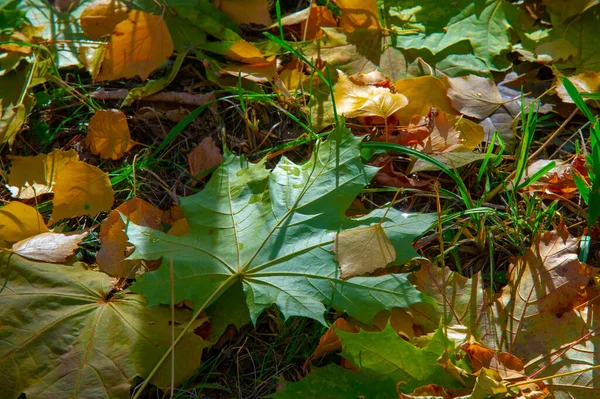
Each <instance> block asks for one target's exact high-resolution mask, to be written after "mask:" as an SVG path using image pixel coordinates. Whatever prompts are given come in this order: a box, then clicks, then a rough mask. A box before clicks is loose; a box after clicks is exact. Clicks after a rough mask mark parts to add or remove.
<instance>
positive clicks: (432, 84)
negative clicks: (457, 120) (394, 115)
mask: <svg viewBox="0 0 600 399" xmlns="http://www.w3.org/2000/svg"><path fill="white" fill-rule="evenodd" d="M394 87H395V88H396V91H397V92H398V93H403V94H404V95H405V96H406V98H407V99H408V105H407V106H406V107H404V108H403V109H402V111H400V112H398V119H399V123H400V124H401V125H408V124H409V122H410V121H411V120H412V119H413V118H414V117H415V116H425V115H427V114H428V113H429V110H430V109H431V108H432V107H433V108H435V109H437V110H438V111H441V112H445V113H447V114H456V110H455V109H454V108H453V107H452V101H451V100H450V97H448V85H447V84H446V83H445V82H444V81H443V80H441V79H438V78H436V77H435V76H420V77H417V78H408V79H401V80H398V81H397V82H395V83H394Z"/></svg>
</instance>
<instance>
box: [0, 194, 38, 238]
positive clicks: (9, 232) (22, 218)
mask: <svg viewBox="0 0 600 399" xmlns="http://www.w3.org/2000/svg"><path fill="white" fill-rule="evenodd" d="M47 231H48V227H46V224H45V223H44V218H43V217H42V215H40V213H39V212H38V211H37V210H36V209H35V208H34V207H32V206H29V205H25V204H22V203H20V202H9V203H8V205H6V206H4V207H2V208H0V240H4V241H6V242H17V241H21V240H24V239H26V238H28V237H31V236H34V235H36V234H40V233H44V232H47Z"/></svg>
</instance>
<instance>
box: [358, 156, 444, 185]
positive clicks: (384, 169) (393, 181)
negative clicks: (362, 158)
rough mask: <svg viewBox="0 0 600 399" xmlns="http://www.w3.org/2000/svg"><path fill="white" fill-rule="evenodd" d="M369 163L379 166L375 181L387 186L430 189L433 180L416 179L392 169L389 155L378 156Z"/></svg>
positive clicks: (392, 165)
mask: <svg viewBox="0 0 600 399" xmlns="http://www.w3.org/2000/svg"><path fill="white" fill-rule="evenodd" d="M369 165H373V166H377V167H380V168H381V169H379V171H378V172H377V174H376V175H375V178H374V180H375V182H377V183H379V184H381V185H383V186H389V187H398V188H416V189H420V190H428V191H429V190H431V185H432V184H433V180H418V179H417V178H412V177H408V176H406V175H405V174H404V173H401V172H398V171H396V170H395V169H394V163H393V161H392V158H391V157H390V156H380V157H377V158H376V159H375V160H373V161H371V162H369Z"/></svg>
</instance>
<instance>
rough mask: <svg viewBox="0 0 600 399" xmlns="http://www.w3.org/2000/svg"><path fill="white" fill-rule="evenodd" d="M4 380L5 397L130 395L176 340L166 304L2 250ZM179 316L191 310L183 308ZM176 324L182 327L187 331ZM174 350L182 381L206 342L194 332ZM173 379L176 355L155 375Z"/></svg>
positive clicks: (93, 275) (99, 277)
mask: <svg viewBox="0 0 600 399" xmlns="http://www.w3.org/2000/svg"><path fill="white" fill-rule="evenodd" d="M0 281H1V283H0V287H2V288H0V386H1V387H2V393H1V394H0V396H1V397H2V398H3V399H16V398H18V397H19V395H20V394H21V393H25V394H27V397H28V398H32V399H33V398H36V399H46V398H47V399H62V398H64V399H68V398H86V399H114V398H117V399H118V398H129V392H130V387H131V386H130V383H131V380H132V379H133V378H134V377H136V376H141V377H146V376H147V375H148V374H149V372H150V370H151V368H152V367H154V365H155V364H156V363H157V362H158V360H159V358H160V357H161V356H162V354H163V353H164V352H166V350H167V349H168V348H169V346H170V345H171V327H170V313H171V311H170V310H169V308H167V307H155V308H147V307H146V305H147V304H146V300H145V299H144V297H142V296H141V295H137V294H132V293H123V292H120V293H116V294H115V295H113V296H111V278H110V277H109V276H107V275H105V274H103V273H99V272H93V271H89V270H85V269H84V268H83V267H81V266H79V265H74V266H60V265H55V264H47V263H39V262H33V261H29V260H26V259H23V258H21V257H19V256H17V255H9V254H8V253H2V254H0ZM176 317H177V321H178V322H183V321H187V320H189V319H190V317H191V313H190V312H189V311H182V310H177V316H176ZM180 331H181V330H180V327H176V333H177V334H178V333H179V332H180ZM183 340H184V341H185V342H182V343H181V345H180V346H179V347H178V348H181V349H180V350H176V353H175V360H176V362H175V364H176V366H175V376H176V380H175V382H176V383H181V382H183V381H184V380H185V379H186V378H187V377H189V376H190V374H191V373H193V372H194V370H195V369H196V368H197V367H198V365H199V363H200V355H201V353H202V350H203V349H204V347H205V346H207V344H206V343H205V342H204V341H203V340H202V339H201V338H200V337H198V336H196V335H194V334H193V333H188V334H186V335H185V336H184V338H183ZM152 382H153V383H155V384H157V385H159V386H168V385H170V361H167V362H166V364H165V365H164V366H163V367H162V368H161V369H160V370H159V372H158V374H157V375H156V377H155V378H154V379H153V380H152Z"/></svg>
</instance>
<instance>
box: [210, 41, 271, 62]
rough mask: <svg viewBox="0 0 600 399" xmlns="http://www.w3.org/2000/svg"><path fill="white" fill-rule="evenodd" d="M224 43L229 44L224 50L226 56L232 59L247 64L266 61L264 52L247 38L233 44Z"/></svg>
mask: <svg viewBox="0 0 600 399" xmlns="http://www.w3.org/2000/svg"><path fill="white" fill-rule="evenodd" d="M223 44H224V45H226V46H227V48H226V50H225V51H224V55H225V57H227V58H229V59H230V60H232V61H237V62H243V63H246V64H262V63H264V62H265V56H264V54H263V53H262V52H261V51H260V50H259V49H258V48H257V47H256V46H255V45H254V44H252V43H249V42H247V41H245V40H238V41H236V42H234V43H231V44H227V43H223ZM213 50H215V49H213Z"/></svg>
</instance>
